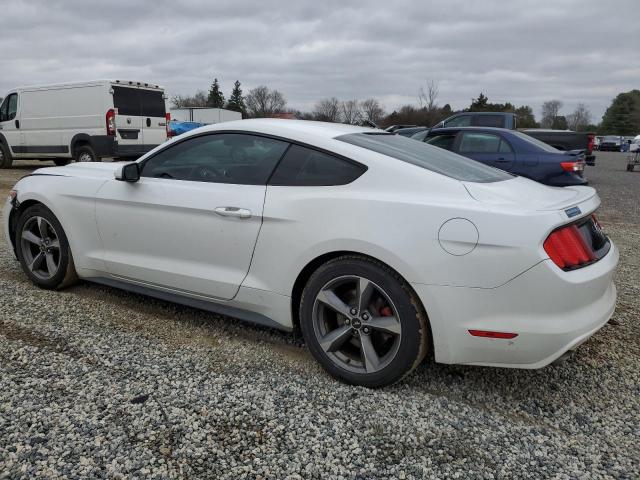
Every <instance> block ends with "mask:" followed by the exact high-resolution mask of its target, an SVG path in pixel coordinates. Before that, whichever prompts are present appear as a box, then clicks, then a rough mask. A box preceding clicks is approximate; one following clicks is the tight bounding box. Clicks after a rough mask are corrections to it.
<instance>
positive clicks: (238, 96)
mask: <svg viewBox="0 0 640 480" xmlns="http://www.w3.org/2000/svg"><path fill="white" fill-rule="evenodd" d="M225 108H227V109H228V110H233V111H234V112H240V113H241V114H242V116H243V117H246V115H247V107H246V105H245V104H244V96H243V95H242V89H241V88H240V81H239V80H236V81H235V83H234V84H233V91H232V92H231V96H229V101H228V102H227V106H226V107H225Z"/></svg>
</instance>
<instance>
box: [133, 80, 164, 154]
mask: <svg viewBox="0 0 640 480" xmlns="http://www.w3.org/2000/svg"><path fill="white" fill-rule="evenodd" d="M139 92H140V105H141V111H142V140H143V141H142V143H143V144H144V145H145V147H146V148H147V149H151V148H153V147H155V146H157V145H160V144H161V143H163V142H164V141H165V140H166V139H167V123H166V122H167V118H166V116H167V108H166V104H165V100H164V92H163V91H162V90H158V89H147V88H144V87H141V88H140V90H139Z"/></svg>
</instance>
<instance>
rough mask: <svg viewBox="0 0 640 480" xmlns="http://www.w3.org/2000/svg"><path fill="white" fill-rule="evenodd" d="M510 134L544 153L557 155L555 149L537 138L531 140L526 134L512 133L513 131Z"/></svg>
mask: <svg viewBox="0 0 640 480" xmlns="http://www.w3.org/2000/svg"><path fill="white" fill-rule="evenodd" d="M511 133H512V134H513V135H517V136H518V137H520V138H521V139H522V140H524V141H525V142H529V143H531V144H533V145H535V146H536V147H538V148H541V149H542V150H544V151H545V152H549V153H558V152H559V150H558V149H557V148H554V147H552V146H551V145H549V144H548V143H544V142H543V141H542V140H538V139H537V138H533V137H532V136H530V135H527V134H526V133H522V132H514V131H512V132H511Z"/></svg>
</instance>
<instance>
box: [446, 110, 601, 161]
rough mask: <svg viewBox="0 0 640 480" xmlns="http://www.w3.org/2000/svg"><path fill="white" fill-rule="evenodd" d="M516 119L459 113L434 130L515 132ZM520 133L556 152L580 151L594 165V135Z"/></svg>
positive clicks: (501, 114)
mask: <svg viewBox="0 0 640 480" xmlns="http://www.w3.org/2000/svg"><path fill="white" fill-rule="evenodd" d="M517 120H518V117H517V116H516V115H515V114H514V113H510V112H461V113H456V114H455V115H452V116H451V117H449V118H447V119H445V120H443V121H442V122H440V123H438V124H437V125H436V126H435V127H434V128H441V127H496V128H506V129H509V130H516V129H517V128H518V124H517ZM520 131H522V132H524V133H526V134H527V135H529V136H531V137H533V138H537V139H538V140H540V141H542V142H544V143H546V144H548V145H551V146H552V147H554V148H556V149H558V150H565V151H572V150H582V151H584V155H585V162H586V164H587V165H595V164H596V157H595V155H593V149H594V145H595V134H593V133H580V132H572V131H571V130H551V129H539V128H526V129H521V130H520Z"/></svg>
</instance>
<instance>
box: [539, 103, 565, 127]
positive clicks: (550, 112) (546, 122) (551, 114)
mask: <svg viewBox="0 0 640 480" xmlns="http://www.w3.org/2000/svg"><path fill="white" fill-rule="evenodd" d="M562 105H563V103H562V102H561V101H560V100H549V101H548V102H544V103H543V104H542V120H540V126H541V127H542V128H551V126H552V125H553V122H554V120H555V119H556V117H557V116H558V114H559V113H560V109H561V108H562Z"/></svg>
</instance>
